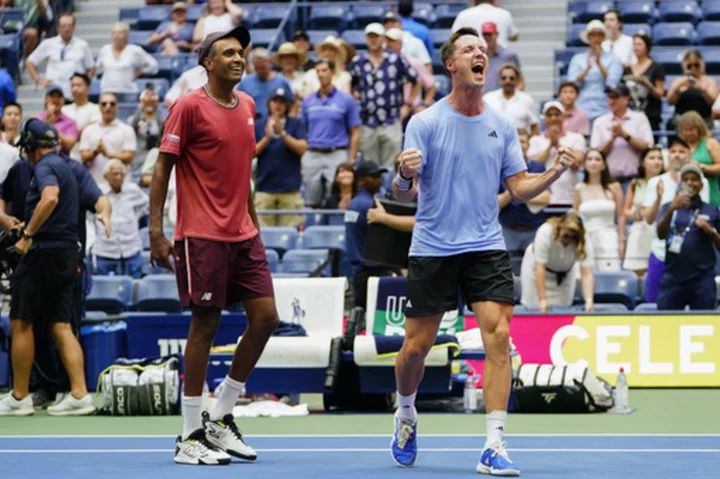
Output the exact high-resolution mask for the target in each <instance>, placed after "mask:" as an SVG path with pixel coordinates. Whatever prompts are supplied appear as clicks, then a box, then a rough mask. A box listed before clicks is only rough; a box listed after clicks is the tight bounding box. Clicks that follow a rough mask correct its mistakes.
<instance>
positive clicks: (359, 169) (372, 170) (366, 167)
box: [355, 161, 388, 178]
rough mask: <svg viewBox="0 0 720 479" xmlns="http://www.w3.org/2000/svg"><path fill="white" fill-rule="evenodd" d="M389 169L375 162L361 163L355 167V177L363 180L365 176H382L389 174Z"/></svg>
mask: <svg viewBox="0 0 720 479" xmlns="http://www.w3.org/2000/svg"><path fill="white" fill-rule="evenodd" d="M387 171H388V169H387V168H383V167H380V166H378V165H377V163H375V162H373V161H361V162H360V163H358V165H357V166H356V167H355V176H357V177H358V178H363V177H365V176H380V175H382V174H383V173H387Z"/></svg>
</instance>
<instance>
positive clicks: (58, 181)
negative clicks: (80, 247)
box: [25, 152, 80, 248]
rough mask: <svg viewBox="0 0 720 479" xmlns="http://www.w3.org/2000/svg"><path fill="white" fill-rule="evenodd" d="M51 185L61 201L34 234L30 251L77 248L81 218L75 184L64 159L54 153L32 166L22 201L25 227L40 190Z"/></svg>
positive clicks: (36, 202)
mask: <svg viewBox="0 0 720 479" xmlns="http://www.w3.org/2000/svg"><path fill="white" fill-rule="evenodd" d="M50 186H57V187H58V188H59V190H60V199H59V201H58V204H57V206H55V209H54V210H53V212H52V214H50V217H49V218H48V219H47V221H45V223H44V224H43V225H42V226H41V227H40V229H39V230H38V231H37V232H35V237H34V238H33V244H32V247H31V248H72V247H77V243H78V239H79V236H78V218H79V215H80V213H79V212H80V208H79V202H80V201H79V193H78V183H77V180H76V179H75V175H74V174H73V172H72V170H71V169H70V166H69V165H68V163H67V161H66V160H65V158H63V157H62V156H60V155H58V154H57V153H53V152H50V153H47V154H45V155H43V156H42V157H41V158H40V161H38V163H37V164H36V165H35V167H34V175H33V178H32V179H31V180H30V188H29V189H28V193H27V198H26V200H25V224H26V225H27V224H30V220H31V218H32V216H33V213H34V212H35V208H36V207H37V205H38V203H39V202H40V198H41V196H42V192H43V190H44V189H45V188H47V187H50Z"/></svg>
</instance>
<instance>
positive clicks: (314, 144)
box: [302, 88, 360, 148]
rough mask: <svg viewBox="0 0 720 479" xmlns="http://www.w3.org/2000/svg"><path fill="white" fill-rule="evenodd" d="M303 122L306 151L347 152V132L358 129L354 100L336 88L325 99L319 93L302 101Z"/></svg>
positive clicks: (348, 138) (356, 108) (357, 112)
mask: <svg viewBox="0 0 720 479" xmlns="http://www.w3.org/2000/svg"><path fill="white" fill-rule="evenodd" d="M302 119H303V122H304V123H305V125H306V127H307V140H308V148H347V147H349V146H350V135H349V133H348V132H349V130H350V129H351V128H355V127H356V126H360V113H359V111H358V106H357V102H356V101H355V98H353V96H352V95H351V94H349V93H345V92H343V91H340V90H338V89H337V88H333V89H332V91H331V92H330V94H328V96H326V97H322V96H321V95H320V91H318V92H316V93H312V94H310V95H308V96H307V97H305V99H304V100H303V104H302Z"/></svg>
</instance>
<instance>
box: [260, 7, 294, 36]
mask: <svg viewBox="0 0 720 479" xmlns="http://www.w3.org/2000/svg"><path fill="white" fill-rule="evenodd" d="M287 13H288V8H287V7H285V6H281V7H277V6H275V7H271V6H267V5H263V6H262V8H258V9H256V10H255V15H253V17H252V19H253V28H277V27H279V26H280V22H282V20H283V18H284V17H285V15H286V14H287ZM285 25H286V26H288V25H289V26H290V27H289V28H290V29H294V25H295V10H294V9H293V10H292V12H291V13H290V18H289V19H288V22H287V23H286V24H285ZM251 35H252V36H253V37H254V36H255V32H251ZM253 43H254V42H253Z"/></svg>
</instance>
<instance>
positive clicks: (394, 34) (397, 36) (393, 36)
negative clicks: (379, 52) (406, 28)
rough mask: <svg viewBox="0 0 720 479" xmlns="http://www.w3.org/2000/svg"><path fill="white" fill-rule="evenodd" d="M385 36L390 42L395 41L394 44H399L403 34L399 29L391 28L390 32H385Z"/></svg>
mask: <svg viewBox="0 0 720 479" xmlns="http://www.w3.org/2000/svg"><path fill="white" fill-rule="evenodd" d="M385 36H386V37H387V38H389V39H390V40H395V41H396V42H399V41H400V40H402V37H403V32H402V30H400V29H399V28H391V29H390V30H387V31H386V32H385Z"/></svg>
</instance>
